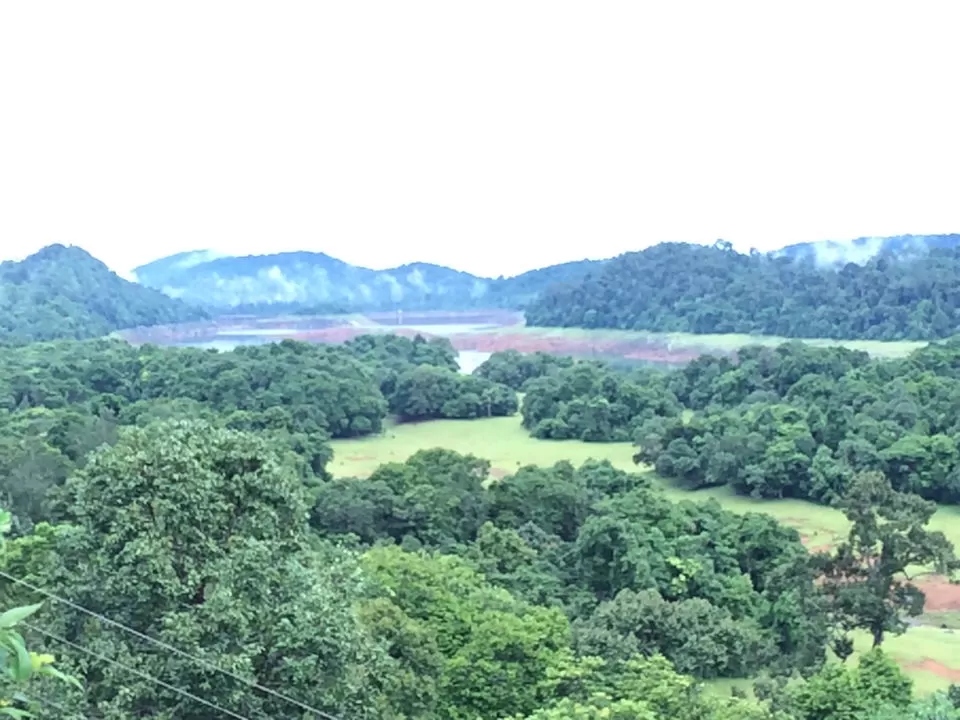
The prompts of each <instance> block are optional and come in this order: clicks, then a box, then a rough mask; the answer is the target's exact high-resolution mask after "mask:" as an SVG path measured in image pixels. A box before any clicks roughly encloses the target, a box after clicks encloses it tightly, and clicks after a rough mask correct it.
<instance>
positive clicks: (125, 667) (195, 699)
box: [21, 622, 250, 720]
mask: <svg viewBox="0 0 960 720" xmlns="http://www.w3.org/2000/svg"><path fill="white" fill-rule="evenodd" d="M21 624H22V625H23V627H25V628H27V629H28V630H33V631H34V632H35V633H39V634H41V635H43V636H45V637H48V638H50V639H51V640H54V641H56V642H60V643H63V644H65V645H69V646H70V647H72V648H74V649H76V650H79V651H80V652H82V653H85V654H87V655H89V656H90V657H93V658H96V659H97V660H99V661H101V662H105V663H109V664H111V665H115V666H116V667H119V668H121V669H122V670H126V671H127V672H131V673H133V674H134V675H137V676H138V677H140V678H142V679H144V680H147V681H149V682H152V683H155V684H156V685H159V686H160V687H162V688H165V689H166V690H170V691H171V692H174V693H176V694H177V695H180V696H181V697H185V698H187V699H188V700H192V701H193V702H198V703H200V704H201V705H204V706H206V707H208V708H210V709H211V710H216V711H217V712H219V713H222V714H224V715H227V716H229V717H232V718H235V720H250V718H247V717H244V716H243V715H240V714H239V713H235V712H233V710H228V709H227V708H224V707H220V706H219V705H217V704H216V703H212V702H210V701H209V700H206V699H204V698H202V697H200V696H199V695H194V694H193V693H192V692H190V691H189V690H184V689H182V688H178V687H176V686H175V685H171V684H170V683H168V682H166V681H165V680H161V679H160V678H156V677H153V676H152V675H150V674H149V673H145V672H143V671H142V670H139V669H137V668H135V667H130V666H129V665H126V664H124V663H122V662H119V661H118V660H114V659H112V658H108V657H107V656H106V655H101V654H100V653H97V652H94V651H93V650H90V649H89V648H85V647H83V645H80V644H78V643H75V642H73V641H72V640H68V639H67V638H65V637H61V636H59V635H57V634H56V633H52V632H50V631H49V630H44V629H43V628H40V627H37V626H36V625H33V624H31V623H27V622H24V623H21Z"/></svg>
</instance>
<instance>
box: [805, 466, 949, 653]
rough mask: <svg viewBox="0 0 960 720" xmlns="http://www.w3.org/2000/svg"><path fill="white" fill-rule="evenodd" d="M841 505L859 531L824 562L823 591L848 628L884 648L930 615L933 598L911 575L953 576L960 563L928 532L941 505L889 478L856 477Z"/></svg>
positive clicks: (878, 475) (945, 543) (945, 542)
mask: <svg viewBox="0 0 960 720" xmlns="http://www.w3.org/2000/svg"><path fill="white" fill-rule="evenodd" d="M841 506H842V508H843V510H844V513H845V514H846V516H847V518H848V519H849V520H850V522H851V523H852V526H851V528H850V534H849V535H848V537H847V540H846V541H845V542H843V543H841V545H840V546H839V547H838V548H837V549H836V552H835V553H834V554H833V555H829V554H821V555H820V556H819V557H818V561H819V564H820V566H821V569H822V572H823V579H824V583H823V590H824V592H825V593H826V594H827V596H828V597H829V598H830V600H831V604H832V607H833V611H834V614H835V615H836V619H837V622H838V625H839V626H840V628H841V629H842V630H844V631H849V630H853V629H854V628H863V629H864V630H867V631H868V632H869V633H870V634H871V635H872V637H873V645H874V647H876V646H879V645H880V644H881V643H882V642H883V638H884V635H885V634H886V633H888V632H892V633H895V634H900V633H902V632H904V631H905V630H906V629H907V622H906V618H907V617H915V616H917V615H919V614H921V613H922V612H923V603H924V599H925V598H924V595H923V592H922V591H921V590H920V588H918V587H917V586H916V585H915V584H914V583H913V582H912V580H911V574H910V573H912V572H915V571H917V570H918V569H923V570H932V571H934V572H938V573H941V574H945V575H950V574H952V573H953V572H954V571H956V570H957V569H960V562H958V560H957V558H956V556H955V554H954V549H953V545H952V544H951V543H950V541H949V540H947V538H946V537H945V536H944V535H943V533H941V532H938V531H932V530H929V529H927V524H928V523H929V522H930V518H932V517H933V513H934V512H935V511H936V505H935V504H934V503H932V502H930V501H928V500H924V499H923V498H921V497H919V496H918V495H913V494H910V493H902V492H897V491H896V490H894V489H893V488H892V487H891V485H890V481H889V480H888V479H887V478H886V477H885V476H884V475H883V474H882V473H878V472H868V473H862V474H860V475H858V476H856V477H855V478H854V481H853V484H852V485H851V487H850V489H849V491H848V492H847V494H846V495H845V497H844V499H843V501H842V504H841Z"/></svg>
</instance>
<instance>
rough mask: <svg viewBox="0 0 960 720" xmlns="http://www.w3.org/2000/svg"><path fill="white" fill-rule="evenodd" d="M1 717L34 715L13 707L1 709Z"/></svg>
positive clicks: (27, 716) (28, 716)
mask: <svg viewBox="0 0 960 720" xmlns="http://www.w3.org/2000/svg"><path fill="white" fill-rule="evenodd" d="M0 715H6V716H7V717H14V718H31V717H33V714H32V713H28V712H27V711H26V710H20V709H18V708H12V707H5V708H0Z"/></svg>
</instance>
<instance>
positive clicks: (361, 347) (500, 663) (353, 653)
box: [0, 335, 960, 720]
mask: <svg viewBox="0 0 960 720" xmlns="http://www.w3.org/2000/svg"><path fill="white" fill-rule="evenodd" d="M754 352H755V353H756V357H755V358H753V359H751V358H749V357H745V358H741V362H740V364H739V365H734V364H732V363H730V362H729V361H727V360H720V359H713V358H708V359H704V360H702V361H700V362H699V363H695V364H694V365H692V366H691V367H690V368H688V369H685V370H683V371H679V372H677V373H673V374H671V373H658V372H650V371H645V372H643V373H628V372H621V371H617V370H614V369H612V368H609V367H607V366H605V365H603V364H600V363H595V362H574V361H572V360H570V359H568V358H553V357H551V356H547V355H540V354H534V355H529V356H524V355H520V354H519V353H509V352H508V353H503V354H498V355H495V356H493V357H491V358H490V360H489V361H488V362H487V363H486V364H485V365H484V366H482V367H481V368H479V369H478V371H477V373H476V375H475V376H473V377H468V376H462V375H458V374H457V372H456V360H455V354H454V352H453V350H452V348H451V347H450V345H449V343H448V342H447V341H443V340H431V341H424V340H423V339H421V338H416V339H414V340H410V339H406V338H401V337H395V336H383V335H378V336H365V337H360V338H358V339H356V340H354V341H351V342H350V343H347V344H345V345H344V346H339V347H331V346H314V345H308V344H303V343H295V342H291V341H284V342H282V343H278V344H271V345H264V346H246V347H240V348H238V349H236V350H234V351H232V352H217V351H209V350H199V349H183V348H159V347H154V346H149V345H146V346H141V347H133V346H131V345H128V344H125V343H122V342H119V341H108V340H93V341H85V342H77V341H61V342H56V343H40V344H33V345H28V346H23V347H13V346H9V347H6V348H2V349H0V407H2V408H3V410H2V413H3V414H2V433H0V437H2V438H3V444H2V445H0V467H2V469H0V478H2V482H3V487H2V502H3V504H4V505H5V506H6V507H8V508H9V509H10V510H11V511H12V515H11V516H10V518H9V523H8V525H9V527H8V529H9V531H10V532H11V537H10V538H9V539H8V540H7V541H6V543H4V544H3V545H2V547H0V576H2V577H4V578H5V579H6V580H7V582H6V583H0V589H2V592H0V595H2V597H0V601H2V603H3V607H7V608H26V609H27V610H28V611H29V612H26V613H21V612H20V611H19V610H17V611H14V610H11V613H13V614H12V615H10V616H9V617H10V618H11V619H10V622H11V623H15V624H16V630H17V631H18V632H20V633H22V634H23V638H24V639H25V642H26V643H27V645H28V646H29V647H30V649H31V650H34V651H36V652H37V653H39V654H37V655H35V656H34V658H35V660H34V661H32V662H36V663H40V665H39V667H40V669H41V670H42V671H43V672H40V674H39V675H37V674H33V675H32V676H31V677H29V680H25V679H24V677H26V676H23V675H21V674H18V672H19V671H15V670H16V667H15V666H13V665H12V666H10V668H11V669H10V672H9V673H8V679H7V680H5V681H4V682H5V683H6V684H5V686H4V687H5V689H4V690H3V691H2V694H0V697H7V698H19V699H16V700H15V701H14V704H13V706H10V707H19V708H24V709H26V708H30V709H31V710H32V711H33V712H34V713H35V715H36V716H38V717H44V718H46V717H50V718H53V717H56V718H83V717H98V718H110V719H111V720H114V719H116V720H119V719H120V718H124V719H125V718H130V717H151V718H169V719H170V720H172V719H173V718H177V719H178V720H180V719H186V720H191V719H192V718H196V719H197V720H200V719H201V718H210V717H221V716H222V717H240V718H244V719H246V718H258V717H271V718H294V717H297V718H299V717H303V718H306V717H317V711H319V712H320V714H321V716H326V715H330V716H333V717H335V718H388V719H396V720H401V719H405V720H414V719H421V718H422V719H426V720H447V719H452V720H475V719H476V718H493V719H495V720H524V719H526V720H566V719H567V718H588V719H596V720H600V719H601V718H619V719H622V720H675V719H677V718H679V719H680V720H739V719H741V718H746V719H747V720H750V719H753V720H847V719H848V718H858V719H860V718H862V719H864V720H892V719H893V718H901V717H907V718H915V719H916V720H921V719H926V720H934V719H935V718H936V719H943V718H948V719H949V718H958V717H960V713H958V711H957V710H956V709H955V707H954V702H953V700H952V699H951V698H956V699H957V700H958V702H960V692H957V693H952V694H949V695H948V694H936V695H933V696H930V697H928V698H924V699H915V698H914V697H913V695H912V691H911V683H910V681H909V680H908V679H907V678H906V677H905V676H904V675H903V674H902V672H901V671H900V670H899V669H898V667H897V666H896V665H895V664H894V663H893V662H892V661H890V660H889V659H888V658H887V657H886V656H885V655H884V654H883V652H882V647H883V640H884V637H885V636H886V635H887V634H889V633H899V632H902V631H903V630H904V629H905V618H907V617H908V616H910V615H913V614H917V613H918V612H919V611H920V610H922V607H923V599H922V594H921V593H919V590H917V589H916V588H915V587H914V586H913V585H912V584H910V583H909V582H906V581H904V580H903V579H902V577H901V575H900V571H901V570H902V569H903V568H904V567H905V565H906V563H921V564H924V563H927V564H930V565H931V566H932V567H935V568H937V569H939V570H940V571H942V572H949V571H951V570H952V569H953V568H954V567H955V566H956V564H957V561H956V560H955V559H954V555H953V549H952V547H951V546H950V545H949V543H948V542H947V541H946V540H945V538H944V537H943V536H942V535H941V534H939V533H935V532H930V531H928V530H927V528H926V525H927V523H928V521H929V519H930V516H931V515H932V512H933V507H934V506H933V504H932V503H930V502H928V501H926V500H923V499H921V498H920V497H918V496H917V495H915V494H912V492H908V491H912V490H914V489H915V488H913V487H908V486H904V485H903V483H902V482H900V480H899V478H898V477H897V476H894V480H895V486H894V485H891V482H890V480H888V479H887V477H886V476H884V475H883V474H882V473H879V472H875V471H872V470H873V468H872V466H864V467H855V468H851V474H850V475H849V476H848V477H846V481H845V482H844V483H843V484H842V485H838V486H837V488H836V491H837V493H838V497H837V500H836V504H837V505H838V506H839V507H841V508H842V509H843V510H844V512H846V513H847V516H848V517H849V518H850V520H851V524H852V525H851V531H850V537H849V539H848V540H847V541H846V542H845V543H841V544H840V546H839V547H838V548H837V550H836V553H834V554H825V553H822V554H817V555H811V554H809V553H808V551H807V550H806V549H805V548H804V546H803V545H802V544H801V542H800V537H799V535H798V534H797V532H796V531H795V530H793V529H790V528H787V527H785V526H783V525H780V524H779V523H778V522H777V521H775V520H774V519H773V518H771V517H769V516H767V515H762V514H748V515H736V514H732V513H730V512H727V511H725V510H723V509H722V508H721V507H720V506H719V505H718V504H716V503H715V502H707V503H699V502H690V501H686V502H680V503H675V502H671V501H669V500H668V499H667V498H666V497H665V496H664V495H663V492H662V491H661V490H660V489H658V487H657V486H656V485H655V483H654V482H653V481H652V480H651V479H650V477H649V476H646V475H642V474H631V473H626V472H623V471H621V470H617V469H615V468H614V467H612V466H611V465H610V464H609V463H607V462H603V461H589V462H587V463H585V464H583V465H582V466H580V467H574V466H572V465H570V464H569V463H559V464H557V465H555V466H553V467H535V466H529V467H520V468H518V469H517V471H516V472H515V473H514V474H513V475H510V476H507V477H503V478H497V479H494V478H492V477H491V473H490V464H489V462H488V461H486V460H484V459H482V458H478V457H474V456H471V455H466V456H465V455H459V454H457V453H454V452H452V451H449V450H443V449H439V448H438V449H434V450H427V451H421V452H418V453H416V454H415V455H413V456H412V457H411V458H409V459H408V460H407V461H405V462H402V463H389V464H385V465H382V466H381V467H380V468H378V469H377V470H376V471H375V472H374V473H373V475H372V476H371V477H369V478H366V479H358V478H337V479H333V478H331V477H330V476H329V475H328V474H327V472H326V465H327V463H328V462H329V460H330V458H331V450H330V445H329V444H328V440H329V439H330V438H333V437H350V436H355V435H362V434H369V433H375V432H379V431H381V430H382V428H383V427H384V425H383V423H384V420H385V418H386V417H387V416H388V414H391V413H394V414H396V415H397V416H398V419H400V420H403V419H421V418H430V417H449V416H454V417H476V416H481V415H489V414H497V413H510V412H514V411H515V410H516V403H517V399H516V394H515V392H516V390H518V389H522V391H523V392H525V401H524V410H523V412H524V420H525V422H527V424H528V425H530V424H531V423H532V422H533V419H534V415H533V414H532V413H534V412H536V413H540V414H541V415H542V417H541V418H540V419H539V420H537V421H536V423H535V424H534V428H540V430H539V431H538V432H545V431H544V430H543V428H544V427H548V428H552V429H550V431H549V432H545V436H547V437H553V436H559V435H563V434H564V432H566V431H562V428H564V427H566V428H568V429H569V428H574V430H572V431H571V432H572V433H573V436H581V435H584V434H585V435H587V436H588V437H587V439H591V437H593V436H596V438H595V439H600V437H601V436H602V435H604V433H606V432H612V431H613V430H614V429H616V430H617V431H619V430H621V429H626V431H627V434H626V435H625V436H624V437H623V439H625V440H630V439H635V438H637V437H639V438H640V439H641V440H645V439H647V433H648V431H651V428H653V429H656V428H660V427H661V426H659V425H656V427H655V424H656V423H662V424H663V427H662V428H661V429H663V430H665V429H666V428H667V427H673V425H671V423H673V422H675V421H684V420H687V421H689V422H690V423H691V424H692V423H694V422H696V418H697V417H698V416H699V414H700V413H707V412H712V409H713V408H714V406H715V405H717V403H718V402H720V400H718V398H719V397H723V398H726V399H725V400H723V402H724V403H726V405H724V407H726V408H727V409H728V411H729V410H732V409H734V408H739V407H740V405H739V404H737V402H740V403H746V404H747V405H749V403H751V402H758V401H767V402H772V401H773V400H775V399H778V398H777V397H775V396H776V394H777V393H778V392H780V393H781V394H783V395H784V397H785V398H786V396H787V395H789V389H790V388H792V387H794V386H795V385H797V384H798V380H799V379H802V378H805V377H809V376H810V375H811V374H816V373H819V374H821V375H824V376H829V377H835V378H838V380H837V381H838V382H839V381H840V380H842V378H843V377H845V375H846V374H848V373H851V372H855V371H861V372H866V371H868V370H869V369H870V368H874V365H872V364H871V361H870V360H869V359H867V358H865V357H864V356H862V355H860V354H856V353H852V354H851V353H848V352H846V351H832V350H828V351H826V350H825V351H821V350H812V349H808V348H807V349H805V348H804V346H799V345H797V346H785V347H783V348H778V349H775V350H768V351H764V352H765V353H766V354H764V353H763V352H761V351H754ZM953 352H954V351H953V350H951V348H950V347H945V348H938V349H935V350H934V349H931V351H930V354H928V355H925V356H923V357H927V358H928V361H927V362H928V364H929V366H930V367H931V368H933V370H931V371H930V372H931V373H932V377H935V378H936V377H947V376H948V375H949V371H948V369H949V368H950V367H952V366H953V365H957V366H958V367H960V364H958V363H957V362H956V361H955V360H954V355H953V354H951V353H953ZM748 355H749V352H748ZM751 362H753V363H754V364H755V365H756V366H757V367H756V368H755V369H754V370H750V368H751V367H753V366H751V365H750V363H751ZM909 362H913V363H917V362H920V360H918V358H916V357H915V358H912V359H911V360H910V361H909ZM724 363H726V364H724ZM887 367H890V368H895V367H899V366H894V365H890V366H879V365H878V366H876V368H875V370H874V372H875V373H879V374H880V376H882V377H884V378H887V379H890V378H895V377H897V375H896V372H894V371H893V370H891V371H890V372H889V373H888V374H886V375H885V374H883V373H884V370H883V369H882V368H887ZM934 370H936V371H938V372H940V373H941V375H937V374H935V373H934V372H933V371H934ZM737 371H743V372H745V373H746V377H748V378H753V380H750V381H742V382H741V381H736V382H734V381H733V378H732V377H730V375H729V373H732V372H737ZM748 371H749V372H748ZM738 377H739V376H738ZM724 378H726V380H725V379H724ZM751 382H752V383H754V384H757V383H759V384H758V385H757V386H756V387H754V385H751V384H750V383H751ZM807 382H809V381H807ZM891 382H892V380H891ZM745 383H746V384H745ZM547 388H551V390H550V391H549V392H551V393H554V395H555V397H553V399H552V401H550V400H549V399H548V398H547V395H546V394H545V393H546V390H545V389H547ZM731 388H734V389H731ZM724 392H726V393H728V394H729V397H727V396H725V395H723V393H724ZM873 392H874V393H875V394H879V393H881V392H886V390H885V389H884V388H875V389H874V390H873ZM601 393H606V395H604V396H603V398H601V397H600V394H601ZM737 393H739V394H737ZM741 396H742V397H741ZM785 401H786V402H788V403H789V402H799V401H798V400H795V399H794V398H793V397H789V398H786V399H785ZM550 402H552V403H553V405H551V404H550ZM578 403H579V404H578ZM605 404H606V405H607V406H610V405H615V406H617V409H616V410H615V411H613V412H609V413H607V414H606V415H604V414H603V412H601V410H600V408H602V407H604V406H605ZM900 405H902V403H899V404H898V405H897V406H898V407H899V406H900ZM550 408H554V410H556V412H553V411H551V410H550ZM608 409H609V408H608ZM684 410H687V411H688V412H684ZM690 410H693V412H694V414H693V417H691V416H690V412H689V411H690ZM603 417H606V418H607V422H608V424H609V426H610V427H609V428H608V429H604V428H605V427H606V426H604V425H602V423H601V424H600V425H599V426H594V425H590V422H592V421H591V420H590V418H594V419H596V418H603ZM578 423H580V424H582V427H581V425H578ZM597 427H600V430H599V431H598V430H597ZM464 432H469V423H466V424H465V425H464ZM558 433H559V435H558ZM638 433H639V435H638ZM617 436H618V437H619V435H617ZM881 520H882V521H884V524H883V525H882V527H883V536H882V537H881V538H880V539H879V540H877V538H876V536H875V533H876V529H877V527H878V524H877V523H878V521H881ZM872 533H873V534H872ZM874 542H881V543H883V545H884V547H887V548H890V549H891V553H890V556H889V557H887V558H886V560H885V562H884V563H882V564H880V565H877V564H876V563H874V562H873V558H872V555H871V554H870V547H871V543H874ZM885 588H895V589H896V591H895V592H892V593H889V592H887V590H885ZM64 600H69V602H65V601H64ZM36 602H42V605H41V606H39V607H37V606H35V605H31V604H32V603H36ZM0 625H3V622H2V621H0ZM858 629H861V630H866V631H867V632H869V633H871V634H872V635H873V637H874V642H875V645H876V647H875V649H874V651H873V652H871V653H868V654H865V655H862V656H861V657H860V658H859V659H858V660H856V661H853V660H850V661H849V662H846V663H843V664H840V663H837V662H836V661H829V662H827V658H828V655H829V654H830V653H833V654H835V655H837V656H839V657H840V658H842V659H843V658H846V657H847V656H848V655H849V651H850V633H851V632H852V631H854V630H858ZM3 642H4V639H3V637H2V632H0V644H2V643H3ZM11 647H13V646H12V645H11ZM53 658H55V662H54V663H53V665H52V666H51V665H50V660H51V659H53ZM49 668H55V669H56V671H58V672H60V673H65V674H66V675H68V676H69V677H72V678H74V679H75V680H76V681H77V684H70V683H66V682H63V680H62V679H61V678H60V677H58V676H56V675H54V674H52V673H53V672H54V671H53V670H49ZM750 676H753V677H757V678H759V679H758V680H757V681H756V686H755V688H754V694H755V695H756V697H755V698H747V697H745V696H743V697H741V696H729V697H724V696H722V695H720V694H716V693H710V692H706V691H705V690H704V689H703V688H702V686H701V685H700V681H703V680H709V679H713V678H738V677H750ZM787 678H792V680H791V681H790V682H787ZM158 681H159V683H158ZM18 693H19V694H18Z"/></svg>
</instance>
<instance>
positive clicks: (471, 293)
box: [134, 250, 602, 312]
mask: <svg viewBox="0 0 960 720" xmlns="http://www.w3.org/2000/svg"><path fill="white" fill-rule="evenodd" d="M601 264H602V261H593V260H581V261H576V262H569V263H563V264H560V265H552V266H550V267H546V268H541V269H538V270H531V271H530V272H526V273H523V274H521V275H517V276H514V277H498V278H487V277H480V276H477V275H473V274H471V273H467V272H461V271H459V270H454V269H452V268H448V267H444V266H442V265H433V264H431V263H422V262H414V263H408V264H406V265H402V266H400V267H396V268H390V269H387V270H372V269H370V268H367V267H361V266H359V265H351V264H350V263H347V262H344V261H343V260H339V259H337V258H334V257H331V256H329V255H327V254H325V253H316V252H288V253H277V254H273V255H250V256H246V257H233V256H227V257H223V256H217V255H215V254H213V253H211V252H209V251H205V250H200V251H196V252H190V253H180V254H178V255H172V256H170V257H166V258H161V259H159V260H156V261H154V262H151V263H148V264H147V265H143V266H141V267H138V268H136V269H135V270H134V272H135V274H136V277H137V280H138V282H140V283H142V284H143V285H146V286H147V287H151V288H155V289H157V290H161V291H163V292H165V293H167V294H168V295H171V296H173V297H178V298H182V299H183V300H186V301H187V302H192V303H194V304H196V305H203V306H207V307H209V308H211V309H213V310H215V311H223V310H230V311H238V310H242V311H243V312H251V311H254V312H256V311H259V310H262V311H264V312H276V311H277V309H278V308H281V307H282V308H284V309H285V310H290V309H294V308H298V307H300V308H323V309H325V311H327V312H355V311H369V310H393V309H394V308H396V307H400V308H402V309H405V310H465V309H469V308H478V307H483V308H490V307H503V308H520V307H523V306H524V305H526V304H527V303H529V302H531V301H532V300H533V299H535V298H536V297H537V296H538V295H539V294H540V293H541V292H542V291H543V290H544V289H545V288H546V287H548V286H549V285H551V284H553V283H556V282H572V281H578V280H580V279H581V278H582V277H583V276H584V275H586V274H587V272H589V271H590V270H591V269H594V268H596V267H599V266H600V265H601Z"/></svg>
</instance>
